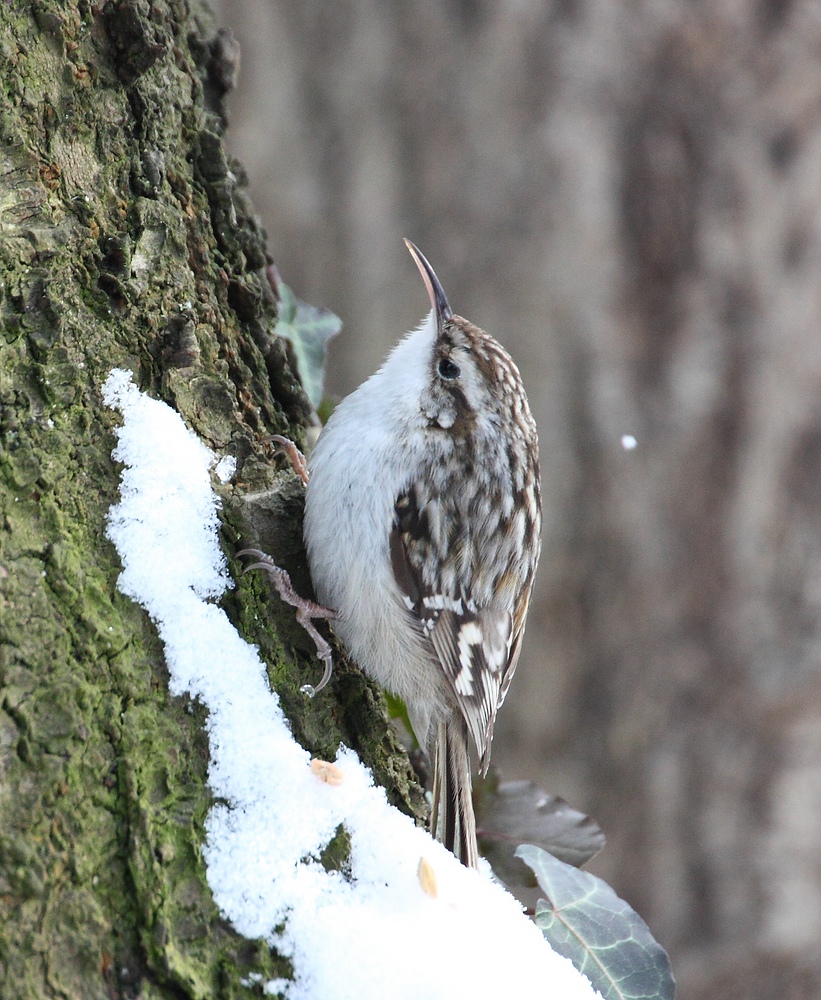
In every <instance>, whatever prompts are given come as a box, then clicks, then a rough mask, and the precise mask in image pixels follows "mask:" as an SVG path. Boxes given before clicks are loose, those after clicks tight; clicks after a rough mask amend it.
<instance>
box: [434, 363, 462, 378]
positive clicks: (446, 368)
mask: <svg viewBox="0 0 821 1000" xmlns="http://www.w3.org/2000/svg"><path fill="white" fill-rule="evenodd" d="M438 370H439V374H440V375H441V376H442V378H443V379H446V380H447V381H448V382H452V381H453V380H454V379H456V378H459V376H460V375H461V374H462V369H461V368H460V367H459V365H457V364H456V363H455V362H453V361H451V360H450V358H440V359H439V367H438Z"/></svg>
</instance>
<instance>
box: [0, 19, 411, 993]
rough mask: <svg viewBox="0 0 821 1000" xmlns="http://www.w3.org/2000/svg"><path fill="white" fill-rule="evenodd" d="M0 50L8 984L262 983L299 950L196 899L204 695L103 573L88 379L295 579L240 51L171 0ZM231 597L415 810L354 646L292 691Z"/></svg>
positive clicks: (0, 833) (314, 709) (299, 398)
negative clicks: (230, 120)
mask: <svg viewBox="0 0 821 1000" xmlns="http://www.w3.org/2000/svg"><path fill="white" fill-rule="evenodd" d="M0 48H1V49H2V59H3V64H4V67H5V69H4V74H3V91H4V99H3V103H2V111H0V139H1V140H2V141H1V143H0V157H2V171H0V211H1V212H2V239H0V338H2V339H0V431H1V432H2V449H0V506H2V525H1V527H0V582H1V583H2V595H1V596H0V600H1V601H2V605H1V607H2V627H1V637H0V638H1V642H0V994H2V996H3V997H8V998H10V1000H17V998H20V1000H23V998H41V997H53V996H54V997H71V998H73V997H77V998H80V997H82V998H83V1000H96V998H98V997H99V998H110V997H143V998H148V997H156V998H161V997H169V998H170V997H175V998H179V997H181V996H186V997H203V998H204V997H209V998H211V997H234V996H237V997H238V996H249V997H250V996H257V995H259V990H260V987H259V985H258V982H259V981H260V980H258V979H256V978H254V979H249V978H248V977H249V975H250V974H251V973H254V974H256V976H258V977H261V981H264V980H265V979H266V978H273V977H276V976H279V975H287V974H288V971H289V966H288V963H287V962H286V961H284V960H283V959H282V958H280V957H279V956H277V954H276V953H275V951H273V950H272V949H271V948H269V947H268V945H266V944H265V943H264V942H259V941H257V942H249V941H246V940H244V939H242V938H241V937H239V935H237V934H236V933H235V932H234V931H233V930H232V929H231V928H230V927H229V926H228V925H227V923H226V922H225V921H224V920H223V919H222V918H221V917H220V915H219V913H218V911H217V909H216V907H215V905H214V903H213V900H212V899H211V895H210V892H209V889H208V886H207V882H206V879H205V870H204V864H203V860H202V844H203V837H204V820H205V817H206V814H207V810H208V807H209V804H210V796H209V791H208V787H207V782H206V777H207V765H208V746H207V739H206V737H205V734H204V725H203V724H204V721H205V720H204V711H203V709H202V708H201V707H200V706H199V705H197V704H196V703H192V702H190V701H189V700H188V699H186V698H175V697H172V696H171V695H170V694H169V692H168V689H167V674H166V670H165V666H164V663H163V656H162V649H161V647H160V644H159V641H158V639H157V636H156V633H155V631H154V628H153V626H152V624H151V623H150V622H149V621H148V620H147V618H146V617H145V615H144V614H143V613H142V612H141V611H140V609H139V608H137V607H136V606H135V605H133V604H131V603H130V602H129V601H128V600H126V599H125V598H123V597H122V596H121V595H120V594H119V593H118V592H117V590H116V581H117V575H118V572H119V567H118V563H117V558H116V554H115V552H114V550H113V548H112V546H111V545H110V543H109V542H108V541H107V540H106V538H105V534H104V532H105V518H106V512H107V510H108V508H109V507H110V505H111V504H112V503H113V502H115V501H116V497H117V485H118V470H117V468H116V466H115V464H114V463H113V462H112V460H111V450H112V447H113V444H114V437H113V430H114V427H115V425H116V418H115V416H114V415H113V414H112V413H111V412H109V411H106V410H105V409H104V408H103V407H102V401H101V393H100V387H101V385H102V383H103V381H104V379H105V377H106V375H107V374H108V372H109V371H110V369H111V368H113V367H115V366H117V367H126V368H131V369H132V370H133V372H134V375H135V379H136V381H137V382H138V383H139V385H140V386H141V388H143V389H144V390H146V391H148V392H150V393H151V394H152V395H155V396H157V397H159V398H162V399H164V400H166V401H167V402H168V403H169V404H170V405H172V406H174V407H175V408H176V409H177V410H178V411H179V412H180V413H181V414H182V416H183V417H184V418H185V420H186V422H187V423H188V424H189V426H190V427H192V428H193V429H194V430H195V431H196V432H197V433H198V434H199V435H200V436H201V437H202V438H203V440H204V441H205V442H206V443H207V444H208V445H209V446H210V447H212V448H213V449H214V450H215V451H217V452H218V453H221V454H232V455H234V456H235V457H236V459H237V463H238V473H237V477H236V479H235V481H234V483H233V484H232V485H231V486H228V487H224V488H223V490H222V493H223V504H224V537H225V541H226V545H227V547H230V546H231V545H233V543H234V542H235V541H237V540H238V539H239V538H240V537H242V538H243V539H244V540H246V541H248V540H251V541H254V542H259V543H261V544H262V545H263V546H264V547H265V546H268V547H270V548H272V549H277V548H279V549H280V550H281V554H282V556H283V558H284V561H285V562H286V564H290V566H291V568H292V569H293V570H294V573H295V578H296V579H297V581H298V583H299V585H300V586H301V587H303V588H308V586H309V581H308V579H307V575H306V573H305V570H304V563H303V560H302V555H301V542H300V535H299V523H300V518H301V493H300V491H299V489H298V488H297V486H296V483H295V480H294V479H293V477H292V476H291V475H290V474H287V473H284V472H279V473H277V472H275V470H274V463H273V462H272V460H271V458H270V454H269V452H268V451H267V450H266V447H265V443H264V439H265V437H266V435H269V434H271V433H275V432H279V433H287V434H290V435H291V436H293V437H295V438H296V439H297V440H298V441H302V440H303V428H304V426H305V423H306V420H307V419H308V417H309V412H310V411H309V405H308V403H307V400H306V399H305V396H304V394H303V392H302V390H301V388H300V386H299V384H298V382H297V380H296V378H295V376H294V374H293V371H292V370H291V367H290V366H289V364H288V359H287V355H286V352H285V349H284V347H283V345H282V344H281V343H280V342H278V341H277V340H276V338H274V337H272V335H271V330H272V329H273V326H274V323H275V319H276V302H275V300H274V297H273V295H272V293H271V291H270V288H269V287H268V284H267V282H266V279H265V274H264V268H265V265H266V263H267V262H268V258H267V255H266V249H265V238H264V233H263V232H262V231H261V229H260V226H259V224H258V222H257V220H256V218H255V216H254V214H253V211H252V209H251V207H250V206H249V205H248V203H247V201H246V199H245V197H244V195H243V192H242V189H241V187H240V184H239V181H240V180H241V176H242V174H241V169H240V168H239V166H238V165H237V164H234V163H233V162H231V161H230V160H229V159H228V157H227V156H226V154H225V151H224V147H223V144H222V131H223V128H224V123H225V115H224V108H223V105H222V99H223V97H224V94H225V91H226V88H227V86H228V85H229V83H230V76H231V71H232V52H233V49H232V47H231V44H230V40H229V39H227V38H226V37H224V36H222V35H220V34H218V33H215V32H214V30H213V27H212V25H211V23H210V20H209V18H208V15H207V13H206V12H205V11H204V9H203V8H201V7H199V6H196V5H194V4H189V3H187V2H184V0H155V2H153V3H151V4H149V3H148V2H147V0H121V2H110V3H107V4H101V3H92V2H90V0H77V2H73V3H70V2H69V3H67V2H63V3H57V2H53V3H52V2H43V3H40V4H37V5H36V9H35V5H29V4H22V3H12V4H5V5H3V6H2V8H0ZM249 494H250V495H252V496H251V497H250V498H249V496H248V495H249ZM254 496H257V497H258V498H265V499H257V500H254V499H253V497H254ZM251 532H253V533H254V534H255V537H253V538H250V539H249V534H250V533H251ZM275 554H276V553H275ZM168 558H169V559H173V558H174V553H173V552H169V553H168ZM225 606H226V609H227V610H228V611H229V613H230V614H232V616H233V617H234V619H235V621H237V622H238V624H239V625H240V626H241V627H242V628H243V629H244V631H245V634H246V635H248V637H249V638H251V639H252V640H253V641H257V642H258V643H259V644H260V646H261V648H262V650H263V652H264V653H265V654H266V656H267V657H268V659H269V662H270V665H271V671H270V673H271V679H272V684H273V686H274V687H275V688H276V690H277V691H278V693H279V694H280V697H281V699H282V702H283V705H284V707H285V709H286V712H288V713H289V715H290V717H291V719H292V725H293V728H294V732H295V735H296V736H297V738H298V739H300V740H301V741H302V742H303V743H304V745H306V746H307V747H309V748H310V749H311V750H312V751H314V752H317V753H319V754H320V755H326V756H331V755H332V754H333V753H334V752H335V750H336V746H337V744H338V743H339V741H340V740H344V741H345V742H347V743H349V744H351V745H353V746H355V747H356V748H357V749H358V750H359V751H360V753H361V754H362V755H363V757H364V759H365V760H366V761H367V762H368V763H370V764H371V765H372V766H373V767H374V770H375V773H376V775H377V778H378V779H379V780H382V781H383V782H384V783H386V784H388V785H389V794H390V795H391V797H392V799H393V800H394V801H396V802H397V803H399V804H401V805H403V807H404V808H405V809H407V810H408V811H410V812H414V811H415V812H416V813H417V814H418V813H419V812H420V810H421V800H420V798H419V791H418V788H417V787H416V786H415V785H414V782H413V779H412V776H411V774H410V771H409V768H408V765H407V760H406V758H404V756H403V755H402V753H401V751H400V750H399V748H398V747H397V745H396V742H395V740H394V739H393V736H392V734H391V730H390V727H389V725H388V724H387V721H386V719H385V714H384V710H383V707H382V704H381V701H380V699H379V698H378V696H377V695H376V693H375V692H374V691H373V689H372V688H371V686H370V685H369V684H368V683H367V682H365V681H364V680H363V679H362V677H361V675H359V674H358V672H356V671H355V670H354V669H353V668H351V667H349V666H348V665H347V664H344V663H342V665H341V666H340V669H339V673H338V677H337V679H336V682H335V685H334V688H333V691H332V693H328V695H327V696H326V697H323V698H317V699H314V700H313V701H312V702H307V701H306V699H304V698H303V697H302V696H300V695H299V692H298V689H299V686H300V684H301V683H303V682H304V679H305V677H304V674H305V671H311V670H316V669H318V661H316V660H315V658H314V657H312V655H311V650H310V648H309V646H308V645H307V644H306V642H305V638H304V636H303V635H302V634H301V633H300V631H299V630H298V629H297V628H296V627H295V626H294V624H293V619H292V613H291V611H290V610H289V609H287V608H284V607H282V606H281V605H280V604H279V603H278V602H277V601H274V600H272V599H271V597H270V594H269V593H268V591H267V588H266V587H265V585H264V582H263V581H260V580H259V579H256V580H252V579H250V578H245V579H244V580H243V581H242V582H241V583H240V586H239V587H238V588H237V590H236V591H235V592H233V593H231V594H230V595H229V596H228V598H227V599H226V601H225ZM273 835H275V832H274V831H272V836H273Z"/></svg>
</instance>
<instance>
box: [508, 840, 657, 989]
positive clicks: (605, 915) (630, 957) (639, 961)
mask: <svg viewBox="0 0 821 1000" xmlns="http://www.w3.org/2000/svg"><path fill="white" fill-rule="evenodd" d="M516 855H517V857H520V858H521V859H522V860H523V861H524V862H525V864H527V865H528V866H529V867H530V868H532V869H533V872H534V874H535V875H536V879H537V881H538V883H539V887H540V889H541V890H542V892H543V893H544V895H545V898H544V899H540V900H539V902H538V904H537V906H536V917H535V919H536V924H537V926H538V927H539V929H540V930H541V932H542V933H543V934H544V936H545V937H546V938H547V940H548V942H549V943H550V946H551V947H552V948H553V950H554V951H557V952H558V953H559V954H560V955H564V957H565V958H569V959H570V961H571V962H572V963H573V964H574V965H575V966H576V968H577V969H578V970H579V972H581V973H582V974H583V975H585V976H587V978H588V979H589V980H590V982H591V983H592V985H593V989H595V990H598V991H599V993H600V994H601V995H602V997H603V998H604V1000H673V998H674V997H675V990H676V986H675V980H674V979H673V973H672V971H671V969H670V960H669V958H668V957H667V952H666V951H665V950H664V949H663V948H662V947H661V945H660V944H659V943H658V942H657V941H656V940H655V939H654V938H653V936H652V934H651V933H650V930H649V928H648V927H647V924H645V922H644V921H643V920H642V919H641V917H640V916H639V915H638V914H637V913H636V912H635V911H634V910H632V909H631V908H630V907H629V906H628V905H627V903H625V902H624V900H623V899H619V897H618V896H617V895H616V894H615V892H614V891H613V890H612V889H611V888H610V886H609V885H608V884H607V883H606V882H603V881H602V880H601V879H600V878H596V876H595V875H590V874H589V873H588V872H583V871H579V870H578V869H577V868H572V867H571V866H570V865H566V864H564V863H563V862H561V861H559V860H558V859H557V858H554V857H553V856H552V855H551V854H548V853H547V851H543V850H542V849H541V848H539V847H535V846H533V845H532V844H522V845H521V847H519V849H518V850H517V851H516Z"/></svg>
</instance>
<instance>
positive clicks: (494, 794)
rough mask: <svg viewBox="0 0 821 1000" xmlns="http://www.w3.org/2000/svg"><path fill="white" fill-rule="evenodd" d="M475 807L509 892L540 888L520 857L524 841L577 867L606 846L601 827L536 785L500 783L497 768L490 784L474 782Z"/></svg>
mask: <svg viewBox="0 0 821 1000" xmlns="http://www.w3.org/2000/svg"><path fill="white" fill-rule="evenodd" d="M473 804H474V807H475V809H476V831H477V834H478V836H479V841H480V846H481V849H482V854H483V855H484V856H485V857H486V858H487V859H488V861H489V862H490V864H491V867H492V868H493V870H494V872H496V874H497V875H498V876H499V878H501V879H502V880H503V881H504V883H505V884H506V885H507V886H508V888H511V887H512V885H513V884H518V883H520V882H521V884H522V885H528V886H535V885H536V882H535V880H534V878H533V874H532V873H531V872H529V871H528V870H527V868H525V866H524V864H523V863H522V862H521V861H520V860H518V859H517V858H516V857H515V856H514V851H515V848H516V847H517V846H518V845H519V844H521V843H527V844H536V845H537V846H538V847H543V848H544V849H545V850H546V851H550V853H551V854H552V855H554V857H557V858H559V860H560V861H564V862H566V863H567V864H569V865H574V866H575V867H579V866H580V865H583V864H584V863H585V862H586V861H589V860H590V859H591V858H592V857H594V856H595V855H596V854H598V853H599V851H600V850H601V849H602V848H603V847H604V834H603V833H602V831H601V828H600V827H599V825H598V823H596V822H595V821H594V820H592V819H591V818H590V817H589V816H585V814H584V813H581V812H579V811H578V810H577V809H574V808H573V807H572V806H570V805H568V804H567V802H565V801H564V799H561V798H559V797H558V796H556V795H548V794H547V792H544V791H542V789H541V788H539V786H538V785H535V784H534V783H533V782H532V781H502V782H500V780H499V775H498V773H497V772H495V771H493V770H491V772H490V774H489V775H488V776H487V778H485V779H484V780H482V779H478V780H476V781H474V784H473ZM522 879H526V880H527V881H525V882H522V881H521V880H522ZM533 902H534V904H535V900H533Z"/></svg>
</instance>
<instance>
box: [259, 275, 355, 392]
mask: <svg viewBox="0 0 821 1000" xmlns="http://www.w3.org/2000/svg"><path fill="white" fill-rule="evenodd" d="M276 292H277V298H278V300H279V313H278V317H279V318H278V319H277V325H276V326H275V327H274V333H275V334H276V336H277V337H282V338H283V339H285V340H287V341H288V343H289V344H291V346H292V347H293V349H294V357H295V358H296V364H297V369H298V375H299V380H300V382H301V383H302V388H303V389H304V390H305V392H306V394H307V396H308V399H310V401H311V405H312V406H313V408H314V409H315V410H316V409H318V408H319V404H320V403H321V402H322V393H323V385H324V382H325V362H326V360H327V357H328V341H329V340H331V338H332V337H335V336H336V335H337V334H338V333H339V331H340V330H341V329H342V320H341V319H340V318H339V317H338V316H337V315H336V314H335V313H332V312H331V310H330V309H321V308H319V307H318V306H311V305H308V303H307V302H302V301H301V300H300V299H298V298H297V297H296V296H295V295H294V293H293V292H292V291H291V289H290V288H289V287H288V286H287V285H286V284H285V282H284V281H282V280H281V279H280V278H279V276H278V275H277V276H276Z"/></svg>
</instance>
